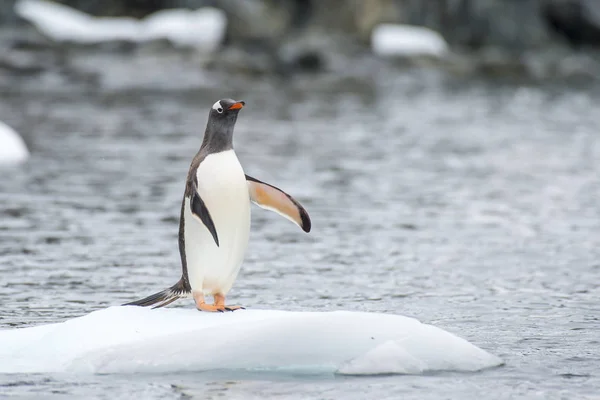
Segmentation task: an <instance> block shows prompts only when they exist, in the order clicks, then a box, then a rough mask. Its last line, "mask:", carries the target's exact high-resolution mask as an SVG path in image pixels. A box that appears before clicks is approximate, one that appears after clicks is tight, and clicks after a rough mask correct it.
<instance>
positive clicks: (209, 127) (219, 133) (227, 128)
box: [202, 99, 246, 152]
mask: <svg viewBox="0 0 600 400" xmlns="http://www.w3.org/2000/svg"><path fill="white" fill-rule="evenodd" d="M245 104H246V103H245V102H243V101H236V100H232V99H221V100H219V101H217V102H216V103H215V104H213V106H212V107H211V109H210V113H209V114H208V123H207V124H206V131H205V133H204V140H203V141H202V147H207V148H208V149H209V151H213V152H217V151H222V150H224V149H229V148H232V146H233V144H232V143H233V128H234V126H235V122H236V121H237V116H238V113H239V112H240V110H241V109H242V108H243V107H244V105H245Z"/></svg>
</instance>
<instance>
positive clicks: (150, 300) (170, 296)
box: [123, 278, 191, 308]
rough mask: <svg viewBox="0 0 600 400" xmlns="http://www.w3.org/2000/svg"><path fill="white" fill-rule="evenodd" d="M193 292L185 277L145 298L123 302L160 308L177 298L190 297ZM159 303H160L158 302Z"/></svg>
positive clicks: (128, 304)
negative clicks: (187, 285) (188, 286)
mask: <svg viewBox="0 0 600 400" xmlns="http://www.w3.org/2000/svg"><path fill="white" fill-rule="evenodd" d="M190 293H191V290H190V289H188V288H187V287H186V285H185V282H184V280H183V278H181V279H180V280H179V282H177V283H176V284H174V285H173V286H171V287H170V288H168V289H165V290H162V291H160V292H158V293H154V294H151V295H150V296H148V297H144V298H143V299H140V300H136V301H132V302H130V303H125V304H123V305H124V306H141V307H148V306H153V305H155V304H156V305H155V306H154V307H152V308H160V307H164V306H166V305H169V304H171V303H172V302H174V301H175V300H178V299H182V298H185V297H188V296H189V295H190ZM157 303H158V304H157Z"/></svg>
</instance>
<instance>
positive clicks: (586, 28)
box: [543, 0, 600, 48]
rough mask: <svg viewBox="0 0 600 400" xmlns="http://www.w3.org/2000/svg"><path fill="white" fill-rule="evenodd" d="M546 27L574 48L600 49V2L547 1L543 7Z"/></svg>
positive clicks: (577, 0) (589, 0) (591, 0)
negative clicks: (592, 47)
mask: <svg viewBox="0 0 600 400" xmlns="http://www.w3.org/2000/svg"><path fill="white" fill-rule="evenodd" d="M543 16H544V18H545V21H546V23H547V24H548V27H549V28H550V29H551V30H552V31H554V32H555V33H557V34H558V35H560V36H562V37H564V38H565V39H566V40H567V41H568V42H569V44H570V45H571V46H572V47H574V48H580V47H582V46H585V45H590V46H595V47H600V2H599V1H597V0H549V1H548V2H547V3H546V4H545V5H544V7H543Z"/></svg>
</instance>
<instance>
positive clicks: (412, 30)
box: [371, 24, 448, 57]
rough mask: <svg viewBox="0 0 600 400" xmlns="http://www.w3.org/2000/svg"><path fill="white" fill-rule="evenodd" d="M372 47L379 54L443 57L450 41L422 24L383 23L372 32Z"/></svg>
mask: <svg viewBox="0 0 600 400" xmlns="http://www.w3.org/2000/svg"><path fill="white" fill-rule="evenodd" d="M371 47H372V49H373V52H374V53H375V54H377V55H379V56H406V57H410V56H417V55H423V56H425V55H427V56H435V57H442V56H444V55H445V54H447V53H448V43H446V40H444V38H443V37H442V35H440V34H439V33H438V32H436V31H434V30H431V29H429V28H425V27H422V26H411V25H400V24H381V25H379V26H377V27H375V29H373V33H372V34H371Z"/></svg>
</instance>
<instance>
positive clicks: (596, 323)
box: [0, 55, 600, 399]
mask: <svg viewBox="0 0 600 400" xmlns="http://www.w3.org/2000/svg"><path fill="white" fill-rule="evenodd" d="M102 57H105V58H106V57H109V56H107V55H104V56H102V55H100V56H97V57H96V58H92V59H85V61H84V59H82V60H79V61H77V60H76V62H79V65H80V66H83V67H85V68H87V69H88V70H89V69H93V68H98V69H102V73H101V74H100V75H99V77H98V76H97V77H96V78H94V79H92V80H91V81H90V80H87V78H86V79H84V78H81V76H80V75H77V76H73V75H69V74H66V75H65V74H64V73H62V72H61V73H45V74H42V75H40V76H36V77H34V78H31V77H17V78H14V79H12V78H11V79H4V80H0V83H2V85H1V88H2V93H1V96H0V120H4V121H5V122H7V123H9V124H10V125H12V126H13V127H15V128H16V129H17V130H18V131H20V132H21V133H23V134H24V136H26V138H27V140H28V142H29V144H30V148H31V150H32V153H33V156H32V159H31V161H30V162H29V163H27V164H26V165H23V166H20V167H14V168H5V169H2V170H1V171H0V173H1V176H2V178H1V179H0V304H2V313H1V314H0V328H3V329H11V328H14V327H17V326H19V327H24V326H34V325H39V324H46V323H51V322H59V321H64V320H66V319H68V318H73V317H76V316H81V315H84V314H86V313H89V312H90V311H93V310H97V309H101V308H105V307H107V306H110V305H116V304H120V303H123V302H125V301H129V300H133V299H136V298H138V297H140V296H142V295H147V294H150V293H153V292H155V291H157V290H159V289H162V288H164V287H166V286H167V285H170V284H172V283H174V282H175V281H176V280H177V279H178V277H179V274H180V266H179V261H178V251H177V242H176V240H177V236H176V234H177V224H178V214H179V206H180V201H181V196H182V190H183V184H184V178H185V174H186V172H187V168H188V165H189V162H190V160H191V157H192V156H193V154H194V153H195V152H196V150H197V148H198V147H199V145H200V141H201V135H202V133H203V130H204V125H205V123H206V115H207V113H208V108H209V107H210V106H211V105H212V104H213V103H214V101H215V100H217V99H219V98H221V97H225V96H231V97H234V98H238V99H244V100H246V102H247V107H246V108H245V109H244V110H243V111H242V113H241V115H240V118H239V120H238V125H237V128H236V133H235V146H236V150H237V153H238V156H239V158H240V159H241V161H242V165H243V166H244V167H245V169H246V172H247V173H249V174H251V175H253V176H255V177H257V178H259V179H262V180H266V181H267V182H270V183H272V184H275V185H277V186H280V187H281V188H283V189H285V190H286V191H288V192H289V193H291V194H293V195H294V196H295V197H296V198H297V199H299V200H300V201H301V202H302V203H303V204H304V205H305V206H306V208H307V209H308V211H309V213H310V214H311V217H312V220H313V232H311V234H310V235H305V234H304V233H302V232H301V231H300V230H299V229H298V228H297V227H296V226H294V225H292V224H291V223H289V222H288V221H285V220H283V219H282V218H280V217H278V216H277V215H275V214H272V213H268V212H267V211H263V210H260V209H257V208H254V209H253V231H252V237H251V243H250V248H249V252H248V255H247V258H246V261H245V264H244V266H243V267H242V271H241V273H240V276H239V278H238V280H237V281H236V283H235V285H234V288H233V290H232V291H231V293H230V296H229V297H230V301H231V302H232V303H235V304H243V305H245V306H246V307H249V308H275V309H285V310H336V309H346V310H366V311H373V312H385V313H398V314H403V315H408V316H413V317H416V318H418V319H420V320H421V321H423V322H427V323H432V324H434V325H436V326H438V327H440V328H443V329H446V330H448V331H450V332H453V333H456V334H458V335H459V336H462V337H464V338H466V339H468V340H469V341H471V342H472V343H474V344H476V345H478V346H480V347H482V348H484V349H486V350H488V351H490V352H491V353H493V354H496V355H498V356H500V357H501V358H502V359H503V360H504V361H505V362H506V365H505V366H503V367H501V368H496V369H492V370H488V371H484V372H480V373H473V374H452V373H443V374H435V375H430V376H388V377H372V378H340V377H330V376H326V377H323V376H287V375H283V376H282V375H274V374H258V373H253V374H243V373H240V374H239V375H228V374H225V373H210V374H208V373H197V374H191V373H187V374H184V375H181V374H172V375H159V376H155V375H151V376H148V375H135V376H116V375H97V376H69V375H46V374H34V375H26V374H19V375H0V394H5V395H11V394H18V395H29V396H30V397H31V398H38V397H39V396H41V395H54V396H56V397H57V398H86V399H88V398H110V399H116V398H144V399H171V398H173V399H175V398H189V397H198V398H203V399H211V398H234V399H254V398H256V399H264V398H282V399H287V398H290V399H305V398H319V399H366V398H369V399H373V398H386V399H387V398H389V399H393V398H414V399H429V398H431V399H437V398H462V399H478V398H482V397H485V398H506V399H508V398H517V397H523V398H544V399H547V398H568V399H572V398H578V399H582V398H598V397H597V396H599V393H600V369H599V366H600V351H599V348H600V334H599V333H598V332H599V331H600V286H599V282H600V257H599V256H600V204H599V202H598V198H599V195H600V180H599V172H600V142H599V138H598V133H599V132H598V127H599V126H600V112H599V111H598V110H599V108H598V101H599V99H600V90H599V89H598V88H594V87H591V88H590V87H573V88H572V87H570V86H569V85H567V84H561V85H558V84H552V85H550V84H519V83H514V82H513V83H506V82H485V81H479V80H468V79H458V78H455V77H450V76H444V75H438V74H436V73H433V72H416V71H415V72H395V71H391V70H387V69H383V70H380V71H379V72H378V74H379V77H377V78H376V77H374V76H368V75H367V76H363V77H360V78H339V77H332V76H327V75H323V76H316V77H313V76H311V77H300V78H295V79H289V80H276V79H274V78H253V79H249V80H243V79H241V78H236V79H231V78H230V77H228V76H226V74H223V73H219V72H210V73H207V72H201V70H200V69H199V68H196V69H194V68H192V67H191V65H193V63H192V62H191V61H189V60H188V61H186V62H187V64H186V62H183V63H182V62H180V60H170V59H169V58H168V57H164V58H157V59H156V64H154V63H153V64H151V65H146V66H145V67H143V68H142V67H141V66H140V65H141V64H140V65H138V64H136V60H135V59H134V60H133V61H131V62H128V61H127V60H125V59H116V60H115V59H112V58H110V57H109V59H108V60H106V59H105V60H104V61H103V62H101V61H102ZM115 57H117V58H118V56H115ZM96 64H97V65H99V66H97V67H96V66H95V65H96ZM85 68H84V69H85ZM84 76H85V75H84ZM80 78H81V79H80ZM90 82H91V83H90ZM177 306H179V307H193V304H192V302H191V301H181V302H180V303H179V304H178V305H177Z"/></svg>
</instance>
